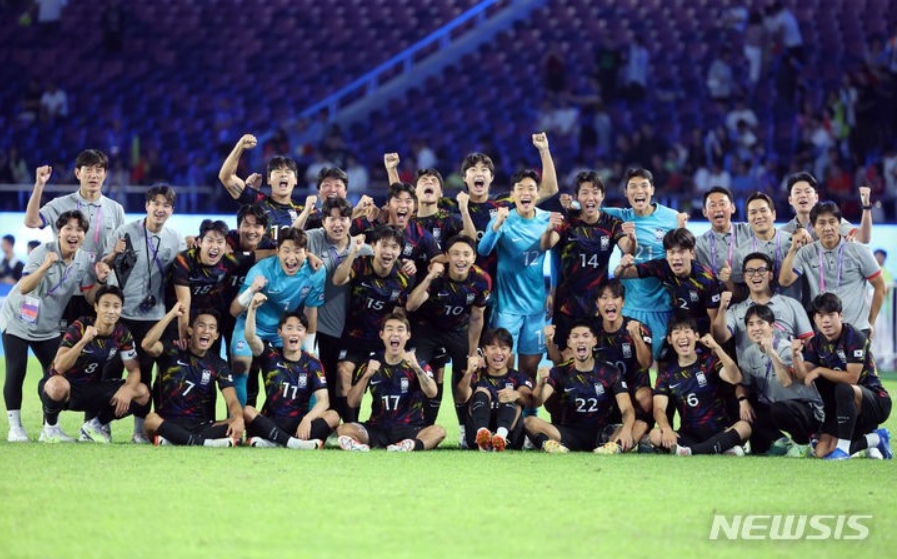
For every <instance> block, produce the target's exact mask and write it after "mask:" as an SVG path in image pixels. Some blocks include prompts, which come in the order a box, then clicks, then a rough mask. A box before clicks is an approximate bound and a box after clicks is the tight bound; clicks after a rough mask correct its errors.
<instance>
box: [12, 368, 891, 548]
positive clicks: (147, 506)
mask: <svg viewBox="0 0 897 559" xmlns="http://www.w3.org/2000/svg"><path fill="white" fill-rule="evenodd" d="M0 367H2V365H0ZM38 370H39V367H38V366H37V363H36V361H33V360H32V367H31V368H30V369H29V376H28V379H27V380H26V389H25V402H24V406H23V407H24V410H23V415H24V422H25V426H26V428H27V429H28V431H29V434H30V435H32V436H33V437H36V436H37V434H38V433H39V426H40V421H41V418H40V404H39V402H38V400H37V396H36V394H35V391H36V385H37V380H38V374H37V371H38ZM886 386H887V387H888V388H889V389H890V390H891V393H892V394H894V393H897V378H895V377H894V376H889V377H887V382H886ZM453 414H454V413H453V410H452V409H451V404H450V403H449V401H448V398H446V401H445V404H444V405H443V413H442V415H441V418H440V419H441V420H442V423H443V424H444V425H445V426H446V427H447V428H448V430H449V438H448V439H447V440H446V441H445V443H444V445H445V447H446V448H442V449H438V450H436V451H432V452H427V453H413V454H392V453H386V452H383V451H373V452H370V453H368V454H354V453H345V452H341V451H339V450H335V449H326V450H324V451H318V452H311V451H309V452H301V451H292V450H286V449H252V448H236V449H207V448H173V447H162V448H154V447H146V446H134V445H130V444H125V442H126V440H127V439H128V438H129V437H130V433H131V429H132V422H131V419H126V420H124V421H122V422H119V423H116V424H114V427H113V432H114V436H115V441H116V443H120V444H114V445H110V446H100V445H92V444H78V445H66V446H53V445H41V444H38V443H31V444H15V445H13V444H8V443H6V442H2V443H0V558H4V559H5V558H35V559H38V558H40V559H48V558H60V559H69V558H74V559H79V558H95V559H102V558H121V557H128V558H134V559H137V558H144V557H146V558H153V559H155V558H166V557H168V558H177V559H189V558H211V557H215V558H233V559H237V558H252V557H259V558H266V559H273V558H279V557H333V558H346V557H359V558H368V557H385V558H395V559H398V558H405V557H408V558H417V557H426V558H433V559H435V558H441V557H445V558H468V557H471V558H472V557H490V558H505V557H513V558H515V559H526V558H530V557H532V558H540V559H553V558H575V557H589V558H595V557H614V558H616V557H646V558H647V557H651V558H652V559H656V558H657V557H665V558H680V557H701V558H707V559H710V558H726V557H762V558H764V559H766V558H772V557H813V558H817V557H818V558H822V557H832V558H838V559H846V558H850V559H853V558H856V557H878V558H880V559H883V558H886V557H891V556H893V553H894V552H893V550H894V549H895V547H897V505H895V503H897V473H895V472H897V470H895V467H897V464H895V462H893V461H873V460H859V459H858V460H851V461H848V462H840V463H823V462H821V461H818V460H789V459H784V458H762V457H746V458H732V457H722V456H720V457H692V458H676V457H672V456H659V455H624V456H597V455H593V454H568V455H547V454H544V453H541V452H505V453H503V454H483V453H478V452H462V451H459V450H456V448H455V447H456V444H457V427H456V426H455V425H454V423H455V422H454V421H453V417H452V416H453ZM61 421H62V425H63V427H64V428H65V429H66V431H67V432H69V433H70V434H73V433H76V432H77V429H78V426H79V425H80V414H79V413H72V412H66V413H63V415H62V420H61ZM888 426H889V427H890V429H891V431H892V432H895V433H897V421H895V420H894V419H893V418H892V419H891V420H889V422H888ZM0 433H2V434H3V435H5V424H4V428H3V429H2V430H0ZM4 440H5V439H4ZM717 513H719V514H727V515H734V514H742V515H747V514H807V515H812V514H864V515H872V519H871V520H870V521H868V522H867V523H866V524H867V526H868V528H869V535H868V538H867V539H866V540H864V541H846V540H826V541H807V540H799V541H784V542H783V541H769V540H764V541H744V540H742V541H729V540H725V539H721V540H717V541H711V540H710V539H709V534H710V528H711V524H712V521H713V515H714V514H717Z"/></svg>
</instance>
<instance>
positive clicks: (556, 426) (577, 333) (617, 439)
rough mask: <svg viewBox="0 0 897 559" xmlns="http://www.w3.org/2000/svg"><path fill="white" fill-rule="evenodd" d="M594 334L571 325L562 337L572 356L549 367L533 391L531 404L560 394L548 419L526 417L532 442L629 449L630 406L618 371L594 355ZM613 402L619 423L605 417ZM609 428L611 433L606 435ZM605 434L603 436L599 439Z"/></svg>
mask: <svg viewBox="0 0 897 559" xmlns="http://www.w3.org/2000/svg"><path fill="white" fill-rule="evenodd" d="M596 344H597V338H596V337H595V331H594V330H593V329H592V326H591V325H589V324H574V325H573V327H572V328H571V329H570V335H569V336H568V337H567V348H568V350H570V351H572V352H573V359H571V360H570V361H567V362H565V363H562V364H561V365H558V366H557V367H552V368H551V373H550V374H549V375H548V376H545V377H543V378H541V379H539V382H538V384H536V388H535V390H533V400H534V402H533V405H536V406H538V405H541V404H542V402H544V401H545V400H547V399H548V398H550V397H551V395H552V394H554V393H555V392H557V393H558V395H559V396H560V402H559V404H558V408H557V409H558V413H556V414H554V415H553V416H552V417H553V423H548V422H547V421H545V420H544V419H540V418H538V417H535V416H530V417H527V418H526V419H525V428H526V432H527V434H528V435H529V436H530V438H531V439H532V441H533V446H535V447H536V448H541V449H542V450H544V451H546V452H569V451H571V450H585V451H589V450H595V452H598V453H600V454H615V453H617V452H621V451H623V452H628V451H629V449H631V448H632V427H633V424H634V423H635V410H633V408H632V401H631V400H630V398H629V392H628V391H627V389H626V382H625V381H624V380H623V376H622V374H621V373H620V370H619V369H617V367H616V366H615V365H613V364H611V363H608V362H606V361H598V360H596V359H595V356H594V349H595V345H596ZM615 405H616V406H617V407H619V409H620V413H621V415H622V417H623V425H622V426H614V425H613V424H612V423H610V418H611V416H612V415H613V414H614V409H615ZM609 427H613V432H612V433H611V434H610V435H609V436H607V437H605V436H603V433H606V432H607V430H608V428H609ZM600 439H605V440H600Z"/></svg>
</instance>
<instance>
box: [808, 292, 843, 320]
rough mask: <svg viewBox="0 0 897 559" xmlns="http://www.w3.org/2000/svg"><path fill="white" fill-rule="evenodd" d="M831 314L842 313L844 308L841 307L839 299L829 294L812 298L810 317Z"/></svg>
mask: <svg viewBox="0 0 897 559" xmlns="http://www.w3.org/2000/svg"><path fill="white" fill-rule="evenodd" d="M832 312H837V313H840V312H844V307H843V306H842V305H841V298H840V297H838V296H837V295H835V294H834V293H831V292H829V293H822V294H820V295H817V296H816V297H814V298H813V302H812V303H810V316H814V315H817V314H828V313H832Z"/></svg>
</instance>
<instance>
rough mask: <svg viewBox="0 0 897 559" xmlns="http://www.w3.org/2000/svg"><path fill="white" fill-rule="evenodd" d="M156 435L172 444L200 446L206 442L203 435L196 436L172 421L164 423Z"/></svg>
mask: <svg viewBox="0 0 897 559" xmlns="http://www.w3.org/2000/svg"><path fill="white" fill-rule="evenodd" d="M156 434H157V435H159V436H160V437H164V438H166V439H167V440H168V442H170V443H171V444H176V445H191V446H199V445H202V444H203V442H205V439H204V438H203V437H202V436H201V435H194V434H193V433H191V432H190V431H188V430H186V429H184V428H183V427H181V426H180V425H176V424H174V423H172V422H170V421H163V422H162V424H161V425H159V428H158V429H157V430H156Z"/></svg>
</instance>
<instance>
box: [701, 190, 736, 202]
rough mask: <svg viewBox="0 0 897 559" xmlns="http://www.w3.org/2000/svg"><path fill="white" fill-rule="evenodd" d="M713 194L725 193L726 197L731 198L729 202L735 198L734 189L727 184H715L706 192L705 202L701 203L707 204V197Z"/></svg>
mask: <svg viewBox="0 0 897 559" xmlns="http://www.w3.org/2000/svg"><path fill="white" fill-rule="evenodd" d="M711 194H723V195H725V197H726V198H728V199H729V202H734V201H735V199H734V198H732V191H731V190H729V189H728V188H726V187H725V186H714V187H711V188H710V190H708V191H707V192H705V193H704V202H703V203H702V204H701V205H702V206H706V205H707V199H708V198H710V195H711Z"/></svg>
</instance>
